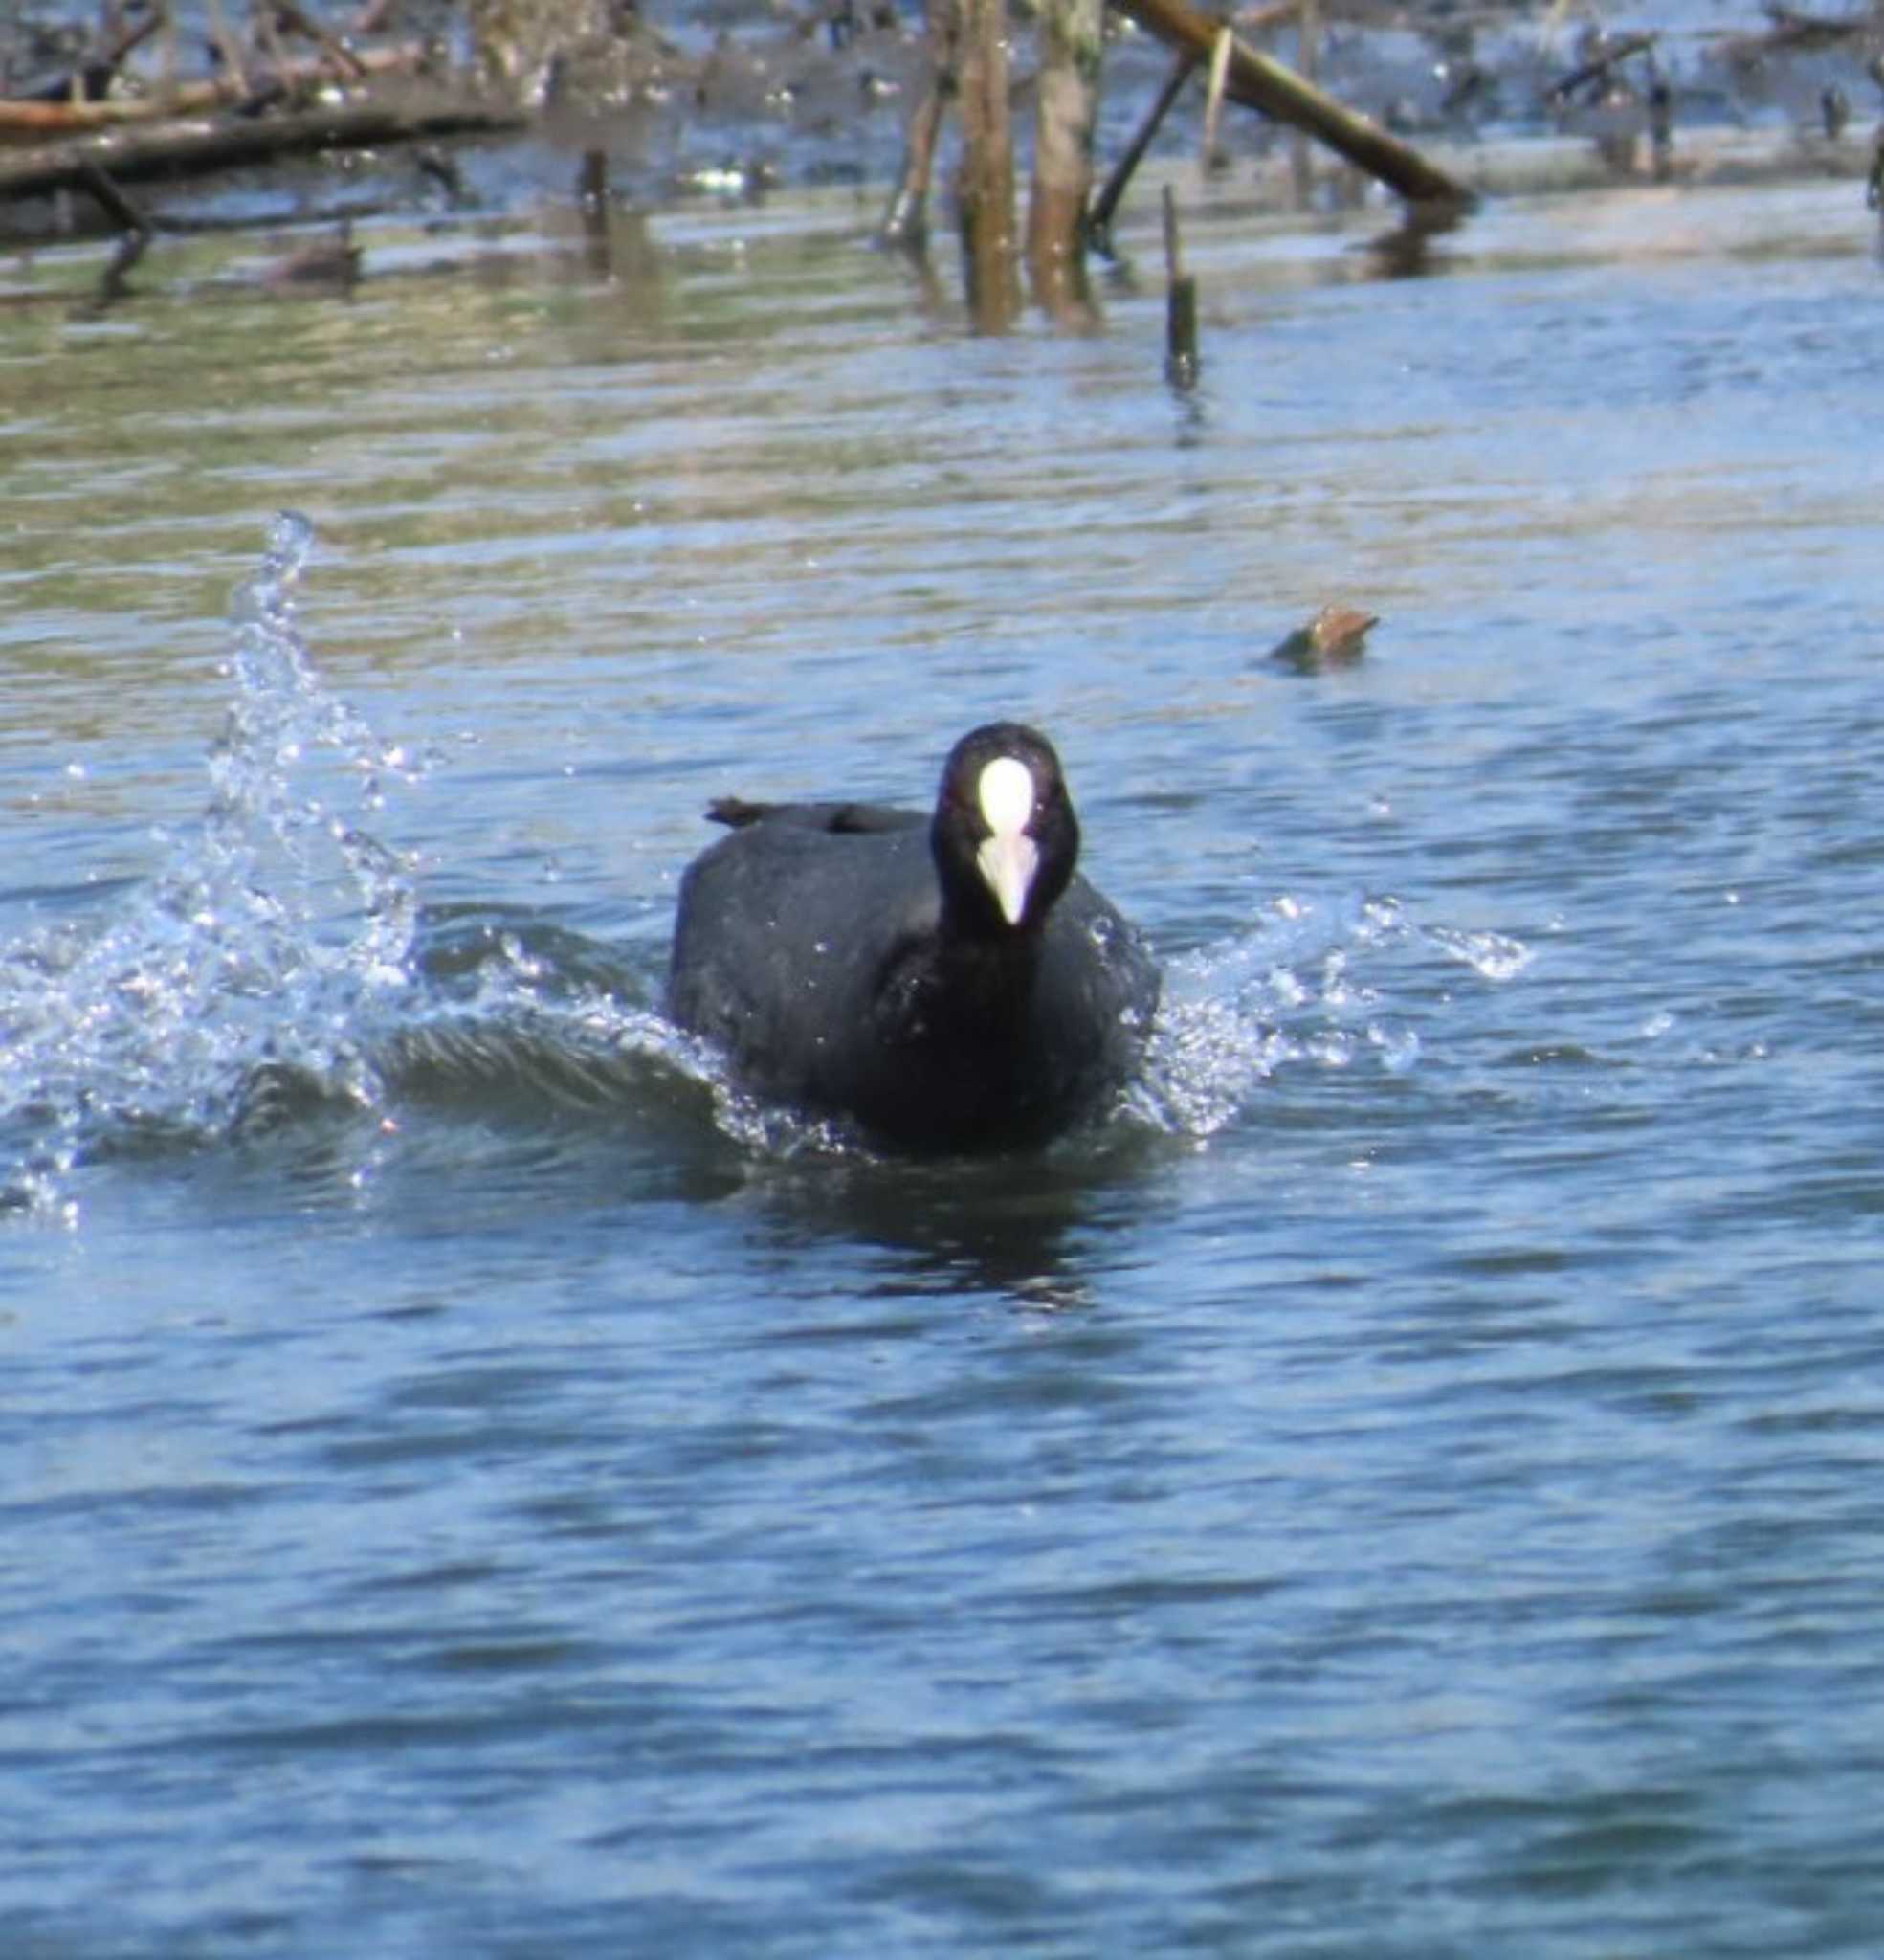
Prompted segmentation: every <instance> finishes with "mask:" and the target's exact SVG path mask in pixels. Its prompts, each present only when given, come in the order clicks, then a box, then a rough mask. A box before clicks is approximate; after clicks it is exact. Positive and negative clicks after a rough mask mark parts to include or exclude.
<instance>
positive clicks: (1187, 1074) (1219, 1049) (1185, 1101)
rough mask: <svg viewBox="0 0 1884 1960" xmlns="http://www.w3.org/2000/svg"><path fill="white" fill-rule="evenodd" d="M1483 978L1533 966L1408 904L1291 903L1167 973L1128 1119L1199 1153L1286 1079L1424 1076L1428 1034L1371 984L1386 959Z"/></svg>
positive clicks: (1502, 977) (1523, 956) (1490, 939)
mask: <svg viewBox="0 0 1884 1960" xmlns="http://www.w3.org/2000/svg"><path fill="white" fill-rule="evenodd" d="M1429 950H1430V951H1431V952H1434V953H1437V954H1440V955H1442V956H1443V957H1444V958H1446V959H1447V960H1457V961H1462V962H1464V963H1465V964H1466V965H1467V966H1469V967H1471V968H1472V969H1473V970H1474V972H1476V973H1477V974H1478V975H1479V976H1480V977H1481V978H1482V979H1485V980H1487V981H1490V982H1493V983H1501V982H1503V981H1506V980H1510V979H1512V978H1515V977H1516V976H1517V975H1518V973H1520V972H1522V971H1523V970H1524V969H1525V968H1526V967H1528V966H1529V965H1530V963H1531V960H1532V957H1533V954H1532V950H1531V948H1530V947H1527V946H1526V945H1524V943H1523V942H1522V941H1520V940H1517V939H1512V938H1509V937H1507V936H1505V935H1503V934H1500V933H1493V932H1475V933H1474V932H1463V931H1460V930H1458V929H1456V928H1454V927H1452V926H1447V925H1422V924H1418V923H1417V922H1416V921H1414V920H1413V919H1412V918H1411V917H1409V915H1408V914H1407V908H1406V907H1405V906H1404V905H1403V904H1402V903H1401V902H1400V901H1399V900H1398V899H1395V898H1390V897H1367V896H1363V895H1361V894H1352V893H1351V894H1348V895H1346V896H1344V897H1342V898H1340V899H1335V900H1321V899H1313V898H1302V897H1298V896H1295V895H1285V896H1283V897H1281V898H1279V899H1277V900H1275V901H1274V902H1273V904H1272V905H1271V907H1270V909H1269V911H1268V913H1267V914H1266V915H1265V917H1264V918H1263V919H1262V920H1260V921H1259V922H1258V924H1256V925H1255V926H1253V927H1252V929H1251V930H1249V931H1247V932H1244V933H1241V934H1238V935H1237V936H1235V937H1234V938H1232V939H1230V940H1227V941H1224V942H1222V943H1220V944H1218V945H1216V946H1213V947H1206V948H1204V949H1203V950H1201V951H1198V952H1195V953H1191V954H1189V955H1187V956H1186V957H1185V958H1182V959H1179V960H1175V961H1173V962H1172V963H1170V965H1169V966H1167V968H1166V969H1165V976H1164V1001H1163V1003H1162V1004H1161V1006H1160V1008H1159V1012H1158V1020H1157V1025H1156V1026H1155V1027H1154V1028H1153V1030H1152V1035H1151V1040H1150V1043H1149V1045H1148V1047H1147V1051H1146V1058H1145V1067H1144V1070H1143V1073H1142V1077H1141V1080H1140V1081H1139V1082H1137V1083H1136V1084H1135V1085H1134V1086H1133V1088H1132V1090H1131V1092H1130V1093H1129V1095H1128V1096H1127V1098H1126V1101H1125V1112H1124V1113H1125V1114H1126V1115H1127V1116H1128V1117H1130V1118H1133V1119H1135V1120H1137V1121H1139V1122H1141V1123H1146V1124H1149V1125H1152V1126H1154V1127H1155V1128H1158V1129H1161V1130H1164V1131H1165V1132H1167V1133H1169V1134H1172V1135H1175V1136H1185V1137H1190V1138H1193V1139H1196V1140H1199V1141H1202V1140H1204V1139H1206V1138H1208V1137H1210V1136H1213V1135H1215V1134H1216V1133H1217V1132H1219V1131H1220V1130H1223V1129H1224V1128H1226V1127H1228V1126H1229V1125H1231V1124H1233V1123H1235V1122H1237V1121H1238V1120H1239V1119H1240V1118H1241V1117H1243V1116H1244V1115H1245V1114H1246V1113H1247V1111H1248V1110H1249V1109H1250V1107H1251V1104H1252V1101H1253V1099H1254V1098H1255V1097H1256V1095H1257V1094H1258V1093H1259V1091H1260V1090H1261V1088H1262V1086H1263V1084H1264V1083H1266V1082H1268V1081H1269V1080H1272V1079H1273V1078H1274V1076H1275V1075H1276V1074H1277V1073H1278V1072H1279V1071H1281V1070H1283V1069H1284V1068H1287V1067H1290V1066H1295V1065H1304V1066H1308V1067H1314V1068H1320V1069H1328V1070H1346V1069H1352V1068H1356V1067H1359V1066H1362V1065H1363V1064H1368V1063H1371V1064H1372V1065H1373V1066H1374V1067H1376V1068H1378V1069H1379V1070H1380V1071H1381V1072H1382V1073H1383V1074H1384V1075H1386V1076H1389V1077H1401V1076H1406V1075H1407V1074H1409V1073H1410V1072H1411V1071H1412V1070H1413V1069H1414V1068H1416V1067H1417V1066H1418V1064H1419V1061H1420V1058H1421V1056H1422V1054H1423V1052H1424V1044H1423V1042H1422V1039H1421V1036H1420V1034H1419V1031H1418V1029H1417V1028H1416V1027H1414V1026H1412V1025H1411V1024H1410V1022H1409V1021H1408V1020H1407V1018H1406V1017H1405V1013H1404V1012H1396V1011H1395V1009H1394V1004H1393V1003H1394V1001H1395V1000H1398V999H1400V998H1402V997H1403V996H1402V995H1401V993H1400V992H1399V991H1395V992H1394V993H1392V994H1391V995H1389V993H1388V991H1387V990H1386V989H1385V987H1384V986H1382V985H1378V984H1376V983H1375V982H1374V981H1373V980H1372V979H1370V978H1368V977H1366V976H1367V975H1369V974H1371V973H1372V972H1374V971H1375V969H1376V968H1377V966H1378V965H1379V963H1380V962H1381V961H1382V959H1383V958H1384V957H1385V956H1386V955H1389V954H1393V953H1402V954H1410V955H1413V956H1415V957H1417V956H1418V955H1419V954H1421V953H1422V952H1425V951H1429Z"/></svg>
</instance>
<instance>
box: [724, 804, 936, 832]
mask: <svg viewBox="0 0 1884 1960" xmlns="http://www.w3.org/2000/svg"><path fill="white" fill-rule="evenodd" d="M706 813H707V816H708V818H709V819H710V820H711V821H712V822H714V823H723V824H724V825H726V826H727V828H728V829H729V830H736V831H743V830H746V829H749V828H750V827H751V826H752V825H753V824H756V823H783V824H790V825H792V826H793V827H794V828H796V829H798V830H808V831H828V832H830V833H831V835H834V836H858V835H866V834H868V833H870V832H874V831H907V830H914V829H916V828H917V827H918V826H919V825H920V824H925V823H927V822H928V821H929V819H928V816H927V815H926V814H925V813H923V812H922V811H920V810H895V809H892V808H891V807H890V806H889V805H888V804H884V803H752V802H748V801H747V800H746V798H745V797H743V796H718V797H716V798H715V799H714V800H713V801H712V802H711V803H709V804H708V805H707V807H706Z"/></svg>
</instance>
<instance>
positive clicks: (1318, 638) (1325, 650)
mask: <svg viewBox="0 0 1884 1960" xmlns="http://www.w3.org/2000/svg"><path fill="white" fill-rule="evenodd" d="M1380 623H1381V622H1380V615H1379V613H1377V612H1361V611H1359V610H1358V609H1357V608H1355V607H1353V606H1343V605H1341V604H1340V603H1339V602H1336V603H1332V604H1329V605H1326V606H1323V607H1322V608H1321V610H1320V611H1319V612H1317V613H1316V615H1315V617H1314V618H1313V619H1311V620H1309V621H1308V623H1307V624H1306V625H1304V626H1298V627H1297V628H1296V630H1295V632H1294V633H1292V634H1290V635H1287V637H1286V638H1284V639H1282V640H1280V641H1278V642H1277V644H1276V645H1275V646H1274V647H1272V648H1271V649H1270V654H1269V657H1270V658H1271V659H1272V660H1274V661H1275V662H1276V663H1277V664H1278V665H1280V666H1284V667H1293V668H1294V669H1295V670H1296V672H1297V674H1319V672H1320V671H1321V670H1322V669H1323V668H1324V667H1351V666H1353V665H1354V663H1355V662H1356V661H1357V660H1358V659H1360V657H1361V653H1362V649H1363V646H1364V645H1365V643H1366V638H1367V635H1368V633H1369V632H1370V631H1371V630H1372V629H1373V628H1374V627H1376V626H1378V625H1379V624H1380Z"/></svg>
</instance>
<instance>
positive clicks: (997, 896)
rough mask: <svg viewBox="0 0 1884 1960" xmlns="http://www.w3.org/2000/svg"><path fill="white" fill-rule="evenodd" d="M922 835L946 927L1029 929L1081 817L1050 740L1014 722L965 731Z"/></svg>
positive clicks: (1060, 875)
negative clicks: (931, 819)
mask: <svg viewBox="0 0 1884 1960" xmlns="http://www.w3.org/2000/svg"><path fill="white" fill-rule="evenodd" d="M929 837H930V843H931V845H932V847H933V849H934V851H935V856H936V870H937V873H938V875H939V876H940V878H941V880H942V903H943V909H944V912H945V914H946V916H947V918H948V920H949V922H950V923H951V924H953V925H954V926H956V927H957V928H958V929H960V930H964V931H972V932H977V933H984V934H986V933H992V934H1009V933H1015V932H1026V931H1030V930H1032V929H1035V928H1037V927H1038V926H1039V925H1040V924H1041V922H1042V921H1043V920H1044V919H1045V918H1046V916H1047V914H1048V913H1049V912H1051V911H1052V910H1053V905H1054V903H1055V902H1057V900H1058V898H1059V896H1060V894H1061V893H1062V892H1063V891H1065V890H1066V887H1067V883H1068V881H1069V880H1071V879H1072V877H1073V867H1074V865H1075V862H1077V860H1078V857H1079V822H1078V819H1077V818H1076V817H1075V815H1074V813H1073V800H1072V798H1071V797H1069V796H1068V794H1067V793H1066V778H1065V777H1064V776H1062V775H1061V774H1060V759H1059V757H1058V756H1057V755H1055V754H1054V753H1053V744H1052V743H1051V742H1049V741H1048V740H1047V738H1046V737H1045V736H1044V735H1042V734H1040V733H1039V732H1038V730H1036V729H1033V728H1028V727H1023V726H1022V725H1021V724H1020V723H1018V722H991V723H989V724H988V725H987V726H986V727H985V728H977V729H975V730H974V731H973V732H972V733H970V734H967V735H964V736H963V738H962V740H961V741H960V742H958V743H957V744H956V745H955V746H954V747H953V748H952V749H951V750H950V751H949V756H948V760H947V762H945V763H944V764H943V765H942V791H941V793H940V794H939V795H938V797H937V799H936V815H935V821H934V822H933V824H931V826H930V830H929Z"/></svg>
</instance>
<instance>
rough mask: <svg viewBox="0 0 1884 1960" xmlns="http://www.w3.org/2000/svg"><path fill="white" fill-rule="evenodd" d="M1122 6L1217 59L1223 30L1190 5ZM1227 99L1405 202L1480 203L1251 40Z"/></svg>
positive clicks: (1128, 1)
mask: <svg viewBox="0 0 1884 1960" xmlns="http://www.w3.org/2000/svg"><path fill="white" fill-rule="evenodd" d="M1119 4H1120V5H1121V7H1122V8H1123V10H1124V11H1125V12H1126V13H1128V14H1130V15H1131V17H1132V18H1133V19H1134V20H1136V21H1137V22H1138V23H1139V25H1140V26H1141V27H1142V28H1144V29H1145V30H1147V32H1149V33H1154V34H1156V35H1157V36H1158V38H1159V39H1160V40H1161V41H1164V42H1165V43H1166V44H1167V45H1169V46H1170V47H1173V48H1187V49H1189V50H1190V51H1191V52H1192V53H1193V54H1195V55H1196V56H1197V57H1198V58H1199V59H1200V60H1208V58H1209V56H1210V53H1211V50H1212V48H1213V47H1214V45H1215V42H1216V38H1217V34H1218V33H1219V31H1220V23H1218V22H1217V21H1214V20H1212V19H1211V18H1210V16H1209V15H1208V14H1207V13H1201V12H1199V11H1198V10H1197V9H1196V8H1195V7H1193V6H1191V5H1190V4H1189V0H1119ZM1224 93H1225V94H1226V95H1227V96H1228V97H1229V98H1230V100H1231V101H1234V102H1241V103H1243V104H1244V105H1245V106H1246V107H1248V108H1252V109H1260V110H1261V111H1262V113H1263V114H1264V115H1265V116H1273V117H1274V118H1275V119H1276V121H1277V122H1281V123H1290V124H1292V125H1293V126H1294V127H1296V128H1297V129H1301V130H1305V131H1306V132H1307V133H1308V134H1309V135H1310V136H1312V137H1314V138H1315V139H1316V141H1317V142H1318V143H1322V144H1325V145H1327V146H1328V147H1329V148H1330V149H1332V150H1335V151H1336V152H1338V153H1339V154H1340V155H1341V156H1343V157H1345V158H1346V159H1347V160H1348V162H1349V163H1351V164H1352V165H1354V167H1356V168H1357V169H1360V170H1364V171H1365V172H1366V173H1367V175H1368V176H1370V177H1373V178H1376V179H1378V181H1379V182H1381V183H1383V184H1385V185H1386V186H1387V188H1388V189H1391V190H1395V191H1398V192H1399V194H1400V195H1401V196H1402V197H1406V198H1410V199H1413V200H1416V201H1420V200H1425V201H1431V202H1437V203H1447V204H1458V205H1469V204H1471V203H1473V202H1474V198H1473V194H1472V192H1471V191H1470V190H1469V189H1466V187H1465V186H1464V185H1463V184H1461V183H1460V182H1459V181H1458V180H1457V179H1456V178H1455V177H1452V176H1449V175H1448V174H1447V172H1446V171H1444V170H1442V169H1440V168H1439V167H1438V166H1437V165H1436V164H1430V163H1429V162H1428V161H1427V160H1426V158H1425V157H1423V156H1421V155H1420V153H1419V151H1418V150H1416V149H1414V148H1413V147H1412V146H1411V145H1408V144H1405V143H1402V142H1401V141H1400V140H1399V138H1398V137H1395V136H1390V135H1388V134H1387V132H1386V131H1385V129H1383V128H1381V127H1380V125H1379V124H1378V123H1371V122H1369V121H1368V119H1367V118H1366V117H1364V116H1358V115H1356V114H1355V113H1354V111H1353V110H1351V109H1349V108H1347V107H1346V106H1345V105H1344V104H1342V103H1341V102H1338V101H1337V100H1335V99H1334V97H1333V96H1331V95H1328V94H1326V93H1325V92H1324V91H1322V90H1321V89H1319V88H1317V87H1316V86H1315V85H1314V84H1313V83H1312V82H1308V81H1304V80H1303V79H1302V78H1301V77H1300V76H1299V75H1297V74H1296V73H1295V71H1294V70H1293V69H1290V68H1285V67H1284V66H1283V65H1282V63H1281V62H1279V61H1273V60H1271V59H1270V57H1269V56H1267V55H1262V54H1258V53H1257V51H1256V50H1255V49H1254V48H1252V47H1251V46H1250V45H1249V43H1248V42H1247V41H1242V40H1235V39H1232V42H1231V45H1230V56H1229V62H1228V67H1227V71H1226V74H1225V77H1224Z"/></svg>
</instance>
